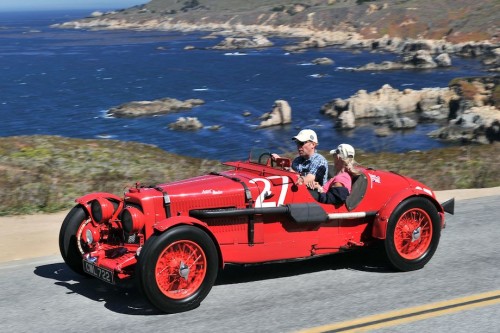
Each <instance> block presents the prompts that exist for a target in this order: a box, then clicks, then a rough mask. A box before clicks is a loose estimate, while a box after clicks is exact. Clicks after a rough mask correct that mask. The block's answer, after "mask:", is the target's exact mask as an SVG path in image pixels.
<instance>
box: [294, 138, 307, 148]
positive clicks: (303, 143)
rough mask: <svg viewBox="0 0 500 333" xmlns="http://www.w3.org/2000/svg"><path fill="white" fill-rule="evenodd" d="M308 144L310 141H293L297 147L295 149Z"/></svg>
mask: <svg viewBox="0 0 500 333" xmlns="http://www.w3.org/2000/svg"><path fill="white" fill-rule="evenodd" d="M308 142H310V141H305V142H302V141H298V140H295V144H296V145H297V147H302V146H303V145H305V144H306V143H308Z"/></svg>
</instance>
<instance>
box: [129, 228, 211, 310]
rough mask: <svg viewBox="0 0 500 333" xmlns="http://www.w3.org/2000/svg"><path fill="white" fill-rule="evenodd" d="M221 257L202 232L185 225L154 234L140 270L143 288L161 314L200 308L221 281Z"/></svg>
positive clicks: (139, 264) (146, 246) (145, 251)
mask: <svg viewBox="0 0 500 333" xmlns="http://www.w3.org/2000/svg"><path fill="white" fill-rule="evenodd" d="M219 267H220V264H219V254H218V251H217V248H216V246H215V243H214V241H213V240H212V238H211V237H210V236H209V235H208V234H207V233H206V232H205V231H203V230H202V229H200V228H197V227H194V226H190V225H181V226H177V227H173V228H171V229H168V230H167V231H165V232H163V233H161V234H160V233H156V234H153V235H152V236H151V237H150V238H149V239H148V240H147V241H146V243H145V244H144V246H143V248H142V250H141V252H140V255H139V259H138V261H137V266H136V269H137V270H136V276H137V279H138V283H139V286H140V287H141V290H142V291H143V293H144V295H145V296H146V298H147V299H148V301H149V302H150V303H151V304H152V305H154V306H155V307H156V308H158V309H159V310H161V311H163V312H166V313H175V312H183V311H188V310H192V309H194V308H196V307H198V306H199V305H200V303H201V301H202V300H203V299H205V297H206V296H207V295H208V293H209V292H210V290H211V289H212V286H213V285H214V283H215V279H216V278H217V273H218V270H219Z"/></svg>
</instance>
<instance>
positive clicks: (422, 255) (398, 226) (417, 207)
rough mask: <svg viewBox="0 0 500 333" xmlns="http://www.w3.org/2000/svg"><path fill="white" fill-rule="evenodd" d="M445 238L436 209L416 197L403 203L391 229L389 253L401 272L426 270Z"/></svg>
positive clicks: (386, 243) (393, 216)
mask: <svg viewBox="0 0 500 333" xmlns="http://www.w3.org/2000/svg"><path fill="white" fill-rule="evenodd" d="M440 235H441V228H440V223H439V215H438V212H437V209H436V207H435V206H434V204H432V202H430V201H429V200H427V199H424V198H419V197H412V198H410V199H407V200H405V201H403V202H402V203H400V204H399V205H398V206H397V207H396V209H395V210H394V211H393V212H392V214H391V216H390V218H389V223H388V225H387V237H386V239H385V250H386V253H387V257H388V259H389V262H390V263H391V265H392V266H394V268H396V269H398V270H400V271H412V270H417V269H420V268H422V267H424V266H425V264H427V263H428V262H429V260H431V258H432V256H433V255H434V252H436V249H437V246H438V244H439V238H440Z"/></svg>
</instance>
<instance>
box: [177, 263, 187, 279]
mask: <svg viewBox="0 0 500 333" xmlns="http://www.w3.org/2000/svg"><path fill="white" fill-rule="evenodd" d="M179 275H180V276H181V277H182V278H183V279H184V280H186V281H187V279H188V276H189V267H188V266H187V265H186V264H185V263H184V262H183V261H182V262H181V265H180V266H179Z"/></svg>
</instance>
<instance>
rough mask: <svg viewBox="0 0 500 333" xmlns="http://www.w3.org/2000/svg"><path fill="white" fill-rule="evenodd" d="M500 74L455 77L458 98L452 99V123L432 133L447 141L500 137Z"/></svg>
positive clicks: (453, 85)
mask: <svg viewBox="0 0 500 333" xmlns="http://www.w3.org/2000/svg"><path fill="white" fill-rule="evenodd" d="M499 82H500V78H499V77H497V76H494V77H491V76H486V77H472V78H461V79H456V80H453V81H452V82H451V83H450V88H451V89H452V90H453V91H454V92H455V94H456V96H457V97H456V98H454V99H453V100H451V101H450V104H449V105H450V108H449V119H451V120H450V121H449V123H448V124H447V125H446V126H445V127H443V128H440V129H438V130H436V131H433V132H431V133H429V136H431V137H434V138H438V139H441V140H445V141H456V142H474V143H491V142H494V141H500V135H499V133H500V109H499V107H500V96H499V95H498V93H497V91H498V89H499V88H498V86H499V85H498V84H499Z"/></svg>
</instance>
